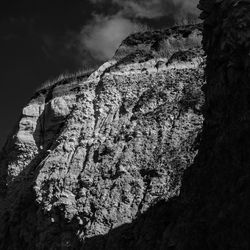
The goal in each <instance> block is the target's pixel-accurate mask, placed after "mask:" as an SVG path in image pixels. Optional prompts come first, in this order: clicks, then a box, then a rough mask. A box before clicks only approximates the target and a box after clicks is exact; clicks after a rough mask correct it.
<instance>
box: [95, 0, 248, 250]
mask: <svg viewBox="0 0 250 250" xmlns="http://www.w3.org/2000/svg"><path fill="white" fill-rule="evenodd" d="M199 7H200V8H201V9H202V10H203V13H202V18H204V20H205V21H204V40H203V44H204V49H205V52H206V54H207V67H206V71H205V75H206V78H207V84H206V85H205V87H204V88H203V89H204V92H205V107H204V118H205V120H204V126H203V132H202V135H201V142H200V145H199V153H198V155H197V157H196V158H195V161H194V164H193V165H192V166H190V167H189V168H188V169H187V170H186V171H185V173H184V177H183V182H182V187H181V190H180V196H179V197H174V198H173V199H170V200H168V201H167V202H164V201H161V202H159V203H156V204H155V206H152V207H151V208H150V209H149V210H148V211H147V212H146V213H145V214H143V215H142V216H140V217H138V218H137V219H136V220H135V221H134V222H133V223H131V224H129V225H126V226H125V228H124V227H123V228H122V227H121V228H117V229H116V230H113V231H112V232H111V233H110V234H109V235H108V236H107V237H106V238H105V239H104V238H99V240H100V241H104V242H105V240H106V242H107V243H106V244H105V245H104V246H103V248H101V249H105V250H115V249H123V250H126V249H130V250H132V249H136V250H139V249H140V250H152V249H154V250H158V249H159V250H163V249H164V250H201V249H208V250H214V249H218V250H219V249H222V250H236V249H237V250H238V249H241V250H248V249H250V227H249V225H250V216H249V211H250V186H249V185H250V168H249V163H250V119H249V112H250V105H249V97H250V92H249V82H250V74H249V72H250V57H249V55H250V2H249V1H248V0H224V1H223V0H201V1H200V5H199ZM91 244H94V242H91Z"/></svg>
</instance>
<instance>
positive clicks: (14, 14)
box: [0, 0, 197, 147]
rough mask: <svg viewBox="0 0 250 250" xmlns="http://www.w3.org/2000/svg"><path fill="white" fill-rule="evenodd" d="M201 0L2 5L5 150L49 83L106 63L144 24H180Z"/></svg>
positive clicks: (1, 135)
mask: <svg viewBox="0 0 250 250" xmlns="http://www.w3.org/2000/svg"><path fill="white" fill-rule="evenodd" d="M196 1H197V0H50V1H44V0H43V1H36V0H27V1H25V0H12V1H11V0H9V1H6V2H5V3H3V2H1V9H0V147H1V146H2V144H3V143H4V141H5V140H6V137H7V134H8V133H9V131H10V130H11V129H12V127H13V126H14V124H15V123H16V122H17V120H18V119H19V116H20V113H21V108H22V107H23V106H24V105H25V104H27V102H28V101H29V99H30V98H31V96H32V95H33V93H34V92H35V90H36V89H37V88H38V87H39V86H40V85H41V84H42V83H43V82H45V81H46V80H48V79H53V78H55V77H56V76H58V75H60V74H61V73H66V72H74V71H77V70H79V69H82V68H85V67H87V66H88V65H99V64H101V62H103V61H105V60H107V59H108V58H110V57H111V56H112V54H113V53H114V51H115V49H116V48H117V46H118V45H119V43H120V42H121V41H122V40H123V39H124V37H126V36H127V35H128V34H129V33H131V32H135V31H137V30H138V29H140V28H141V26H142V25H145V24H147V25H149V26H151V27H154V28H161V27H165V26H167V25H170V24H172V23H175V21H176V20H175V19H176V17H177V16H178V17H179V13H180V12H181V13H184V12H185V13H187V14H192V15H193V14H195V15H196V13H194V12H195V10H194V4H195V3H196ZM191 2H193V3H191ZM190 3H191V4H190ZM178 11H179V13H178ZM176 13H177V14H178V15H176ZM114 37H115V38H114Z"/></svg>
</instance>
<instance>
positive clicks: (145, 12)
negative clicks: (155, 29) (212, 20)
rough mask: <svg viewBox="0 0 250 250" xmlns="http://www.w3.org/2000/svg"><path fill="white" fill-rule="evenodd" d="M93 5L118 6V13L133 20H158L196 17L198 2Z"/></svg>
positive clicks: (141, 0) (125, 0) (111, 0)
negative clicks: (164, 17)
mask: <svg viewBox="0 0 250 250" xmlns="http://www.w3.org/2000/svg"><path fill="white" fill-rule="evenodd" d="M90 2H91V3H93V4H105V5H112V4H113V5H116V6H119V7H120V9H119V12H120V14H121V13H122V14H123V15H124V16H128V17H133V18H149V19H152V18H158V17H163V16H166V15H174V16H176V18H178V16H180V15H181V16H183V17H184V16H185V15H196V16H197V15H198V13H199V12H198V9H197V4H198V0H90Z"/></svg>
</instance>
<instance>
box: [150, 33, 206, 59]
mask: <svg viewBox="0 0 250 250" xmlns="http://www.w3.org/2000/svg"><path fill="white" fill-rule="evenodd" d="M201 43H202V36H201V35H199V34H197V33H195V32H194V33H192V34H191V35H190V36H188V37H187V38H184V37H183V38H178V39H177V38H175V37H174V36H170V37H169V38H167V39H164V40H162V41H161V43H160V46H159V48H158V50H157V51H156V52H155V53H154V54H155V56H156V57H158V58H159V57H161V58H170V57H171V56H172V55H173V54H174V53H176V52H178V51H184V50H188V49H193V48H200V47H202V44H201Z"/></svg>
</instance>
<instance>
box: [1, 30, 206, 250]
mask: <svg viewBox="0 0 250 250" xmlns="http://www.w3.org/2000/svg"><path fill="white" fill-rule="evenodd" d="M200 41H201V30H200V27H199V26H187V27H183V28H173V29H169V30H165V31H159V32H151V33H150V32H147V33H144V34H136V35H132V36H131V37H129V38H128V39H127V40H125V41H124V43H123V44H122V45H121V47H120V48H119V50H118V51H117V53H116V55H115V57H114V58H113V59H112V60H111V61H109V62H107V63H105V64H104V65H102V66H101V67H100V68H99V69H98V70H97V71H95V72H94V73H92V74H91V75H88V76H86V75H85V76H77V77H71V78H69V79H63V80H61V81H58V82H56V83H54V84H53V85H52V86H49V87H47V88H44V89H41V90H40V91H38V92H37V93H36V94H35V96H34V97H33V98H32V99H31V101H30V102H29V104H28V105H27V106H26V107H25V108H24V109H23V111H22V115H21V119H20V121H19V122H18V124H17V126H16V128H15V130H14V132H13V134H12V135H11V136H10V137H9V139H8V141H7V143H6V145H5V147H4V149H3V151H2V153H1V157H0V249H10V250H12V249H94V248H96V249H112V248H113V249H122V247H123V249H132V248H129V244H130V245H131V244H132V245H133V247H135V245H136V244H133V243H134V241H133V240H132V238H133V237H132V235H131V233H132V231H131V232H130V233H129V234H127V231H128V227H127V226H126V225H128V224H129V223H132V222H135V221H137V220H138V221H139V222H140V221H141V217H143V215H144V214H147V213H148V211H149V210H150V209H151V208H150V207H151V206H152V205H154V204H156V203H157V202H159V200H165V201H167V200H169V199H170V198H171V197H174V196H176V195H178V194H179V190H180V185H181V178H182V173H183V171H184V170H185V169H186V168H187V167H188V166H189V165H190V164H191V163H192V162H193V159H194V157H195V155H196V153H197V148H196V138H197V134H198V133H199V132H200V130H201V127H202V122H203V116H202V114H201V108H202V104H203V94H202V91H201V87H202V85H203V83H204V80H203V65H204V58H203V51H202V49H201V46H200ZM157 204H158V203H157ZM159 204H160V203H159ZM149 208H150V209H149ZM151 218H153V217H151ZM116 229H117V231H116ZM134 234H135V235H136V232H135V233H134ZM102 235H104V236H102ZM126 235H127V236H126ZM139 235H140V234H139V233H138V234H137V236H138V237H139ZM123 237H125V238H123ZM129 237H130V238H131V237H132V238H131V239H129ZM122 238H123V239H122ZM155 239H156V238H155ZM155 239H154V240H155ZM126 242H127V243H126ZM119 244H122V245H121V246H119ZM143 244H146V243H145V242H144V243H143ZM151 244H154V241H153V240H151ZM151 246H153V245H151ZM148 247H150V245H148ZM145 249H146V248H145ZM148 249H154V248H148Z"/></svg>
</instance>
